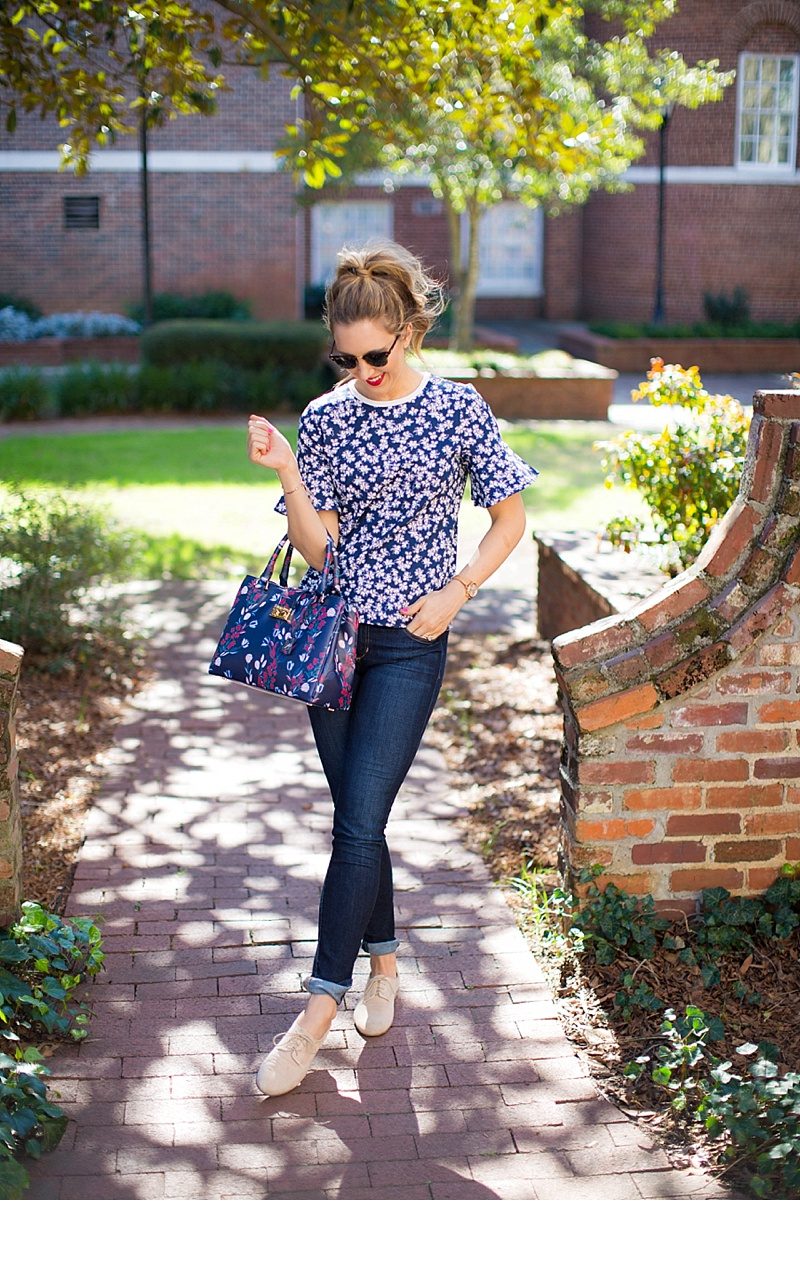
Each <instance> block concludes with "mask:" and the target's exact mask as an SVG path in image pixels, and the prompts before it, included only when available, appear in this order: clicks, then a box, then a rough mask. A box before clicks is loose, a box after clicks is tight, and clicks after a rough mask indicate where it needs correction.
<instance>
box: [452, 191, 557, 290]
mask: <svg viewBox="0 0 800 1280" xmlns="http://www.w3.org/2000/svg"><path fill="white" fill-rule="evenodd" d="M467 230H468V228H467V222H466V219H465V220H464V235H463V239H464V242H466V235H467ZM543 245H544V212H543V210H542V209H541V208H531V207H530V206H529V205H524V204H519V202H518V201H516V200H503V201H501V202H500V204H493V205H491V206H490V207H489V208H488V209H487V210H486V211H485V213H484V215H483V217H482V218H481V222H480V228H479V231H478V289H477V296H478V297H479V298H535V297H538V295H539V294H541V292H542V256H543ZM464 249H465V252H466V243H465V244H464Z"/></svg>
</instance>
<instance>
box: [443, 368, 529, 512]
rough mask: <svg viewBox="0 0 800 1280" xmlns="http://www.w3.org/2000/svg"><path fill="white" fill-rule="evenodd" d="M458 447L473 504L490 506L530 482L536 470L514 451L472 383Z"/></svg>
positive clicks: (463, 413)
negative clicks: (460, 451) (467, 476)
mask: <svg viewBox="0 0 800 1280" xmlns="http://www.w3.org/2000/svg"><path fill="white" fill-rule="evenodd" d="M465 390H466V391H467V392H468V395H467V400H466V403H465V405H464V408H463V410H462V414H461V449H462V457H463V459H464V463H465V465H466V469H467V474H468V475H469V479H470V490H471V493H472V501H473V503H474V504H475V506H476V507H492V506H494V504H495V503H496V502H502V500H503V498H509V497H511V495H512V493H521V491H522V490H523V489H527V488H528V486H529V485H531V484H533V482H534V480H535V479H536V477H537V476H538V474H539V472H538V471H537V470H536V468H535V467H531V466H529V465H528V463H527V462H525V461H524V460H523V459H522V458H520V456H519V454H517V453H515V452H514V450H513V449H512V448H510V446H509V445H507V444H506V442H505V440H504V439H503V437H502V436H501V434H500V427H499V426H498V423H497V419H496V418H495V416H494V414H493V413H492V411H491V409H490V408H489V406H488V404H487V403H486V401H485V400H484V399H483V396H481V395H479V394H478V392H477V391H476V390H475V388H474V387H468V388H465Z"/></svg>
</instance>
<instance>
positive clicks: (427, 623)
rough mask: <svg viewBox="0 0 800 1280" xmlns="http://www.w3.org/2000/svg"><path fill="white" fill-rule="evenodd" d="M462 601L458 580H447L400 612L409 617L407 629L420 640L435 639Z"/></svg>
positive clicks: (456, 611) (462, 591)
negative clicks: (437, 588) (446, 582)
mask: <svg viewBox="0 0 800 1280" xmlns="http://www.w3.org/2000/svg"><path fill="white" fill-rule="evenodd" d="M464 601H465V596H464V590H463V588H462V586H461V584H460V582H448V584H447V586H446V587H442V588H441V590H439V591H431V592H430V593H429V594H428V595H427V596H420V597H419V599H418V600H414V601H413V602H412V603H411V604H410V605H408V606H407V608H405V609H402V610H401V612H402V613H404V614H405V616H406V617H407V618H410V619H411V621H410V622H409V624H408V630H409V631H410V632H411V633H412V634H413V635H415V636H418V637H419V639H420V640H435V639H436V637H437V636H440V635H441V634H442V632H443V631H446V630H447V628H448V627H449V626H450V623H451V622H452V621H453V618H454V617H455V616H456V614H457V613H458V611H459V609H460V608H461V606H462V605H463V604H464Z"/></svg>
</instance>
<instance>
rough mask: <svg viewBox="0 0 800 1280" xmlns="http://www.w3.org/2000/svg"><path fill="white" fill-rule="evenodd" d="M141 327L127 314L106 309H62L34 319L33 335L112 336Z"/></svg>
mask: <svg viewBox="0 0 800 1280" xmlns="http://www.w3.org/2000/svg"><path fill="white" fill-rule="evenodd" d="M141 327H142V326H141V325H140V324H137V323H136V321H135V320H129V319H128V317H127V316H117V315H113V314H110V313H106V312H105V311H62V312H59V313H58V314H56V315H52V316H43V317H42V319H41V320H36V321H34V323H33V326H32V333H31V337H33V338H110V337H118V336H119V335H121V334H136V333H139V332H140V331H141Z"/></svg>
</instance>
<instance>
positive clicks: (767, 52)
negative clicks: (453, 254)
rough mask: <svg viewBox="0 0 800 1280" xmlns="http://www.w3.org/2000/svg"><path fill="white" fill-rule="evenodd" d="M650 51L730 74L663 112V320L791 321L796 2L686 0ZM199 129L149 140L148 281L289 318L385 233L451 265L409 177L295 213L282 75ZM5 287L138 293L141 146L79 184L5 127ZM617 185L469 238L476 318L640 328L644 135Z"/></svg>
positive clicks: (654, 181)
mask: <svg viewBox="0 0 800 1280" xmlns="http://www.w3.org/2000/svg"><path fill="white" fill-rule="evenodd" d="M657 40H658V44H659V46H667V45H669V46H670V47H673V48H676V49H679V50H680V51H681V52H682V53H683V54H684V56H685V57H686V59H687V61H688V62H690V63H691V62H694V61H696V60H697V59H700V58H718V59H719V62H720V66H721V67H722V68H723V69H729V68H736V69H737V72H738V74H737V78H736V81H735V83H734V84H733V85H732V86H731V87H730V88H729V89H728V90H727V91H726V93H725V96H724V98H723V99H722V100H721V101H720V102H718V103H712V104H709V105H707V106H705V107H702V108H700V109H698V110H696V111H689V110H685V109H683V108H677V109H676V111H675V112H674V115H673V117H672V119H671V122H670V124H669V128H668V134H667V138H668V153H667V167H666V173H665V183H666V223H665V225H666V232H665V255H664V280H665V304H666V314H667V317H668V319H670V320H674V321H690V320H694V319H697V318H700V317H701V316H702V306H703V294H704V293H705V292H707V291H711V292H715V293H718V292H731V291H732V290H733V289H734V288H735V287H736V286H737V285H741V286H743V287H744V288H745V289H747V290H748V292H749V294H750V297H751V300H752V308H753V314H754V315H755V316H757V317H761V318H769V319H780V320H790V319H794V318H795V317H796V316H797V314H798V312H799V311H800V304H798V296H800V257H798V254H797V252H796V245H797V243H798V239H800V169H799V168H798V98H799V96H800V95H799V86H800V2H798V0H754V2H751V3H742V0H715V2H712V0H681V4H680V12H679V13H678V14H677V15H676V16H675V17H673V18H672V19H670V20H669V21H668V22H666V23H664V24H662V25H661V26H660V27H659V28H658V33H657ZM230 78H231V82H232V89H233V91H232V92H231V93H228V94H225V95H223V96H222V97H221V98H220V101H219V109H218V111H217V112H216V114H215V115H214V116H211V117H206V118H203V117H189V118H182V119H179V120H176V121H174V122H172V123H171V124H169V125H168V126H166V127H165V128H164V129H161V130H157V131H154V132H153V134H152V138H151V148H152V150H151V161H150V168H151V192H152V195H151V201H152V235H153V244H154V275H155V287H156V288H157V289H159V290H165V289H167V290H177V291H181V292H193V291H198V290H203V289H207V288H226V289H230V290H231V291H232V292H234V293H235V294H237V295H239V296H242V297H247V298H249V299H251V300H252V302H253V306H254V311H255V313H256V314H257V315H260V316H264V317H278V318H291V317H295V316H298V315H301V314H302V311H303V305H304V301H303V300H304V293H305V289H306V286H307V285H309V284H312V285H313V284H318V283H321V282H323V281H324V279H325V277H326V275H327V274H328V272H329V270H330V268H331V265H332V262H333V259H334V255H335V251H336V248H337V247H338V246H339V245H340V244H341V243H342V242H343V241H345V240H349V241H355V240H359V239H362V238H365V237H367V236H369V235H373V234H379V233H383V234H388V235H391V236H393V237H394V238H395V239H397V240H400V241H402V242H403V243H405V244H407V245H408V246H409V247H410V248H412V249H415V250H416V251H418V252H420V253H422V254H423V256H424V257H425V259H426V261H427V262H428V263H429V264H430V265H431V266H432V267H434V268H435V269H437V270H438V271H439V272H441V273H446V271H447V229H446V220H445V216H444V212H443V210H442V208H441V207H440V206H439V204H438V202H437V201H435V200H434V199H433V198H432V197H431V195H430V192H429V190H428V189H427V188H426V187H424V186H421V185H419V184H415V183H414V182H413V181H411V180H408V179H403V180H402V181H396V180H395V181H394V182H390V181H389V180H388V179H387V180H384V178H383V176H382V175H377V176H376V175H372V176H370V175H364V177H363V178H362V179H361V180H359V182H358V183H357V185H356V186H355V187H354V188H353V189H352V190H350V191H349V192H339V193H337V192H336V191H335V189H331V190H328V189H326V192H325V196H324V198H322V199H320V200H319V201H318V202H317V203H316V204H315V205H314V206H313V207H311V208H307V207H305V206H304V205H301V204H299V203H298V201H297V199H296V195H297V186H296V184H295V183H294V181H293V179H292V178H291V177H289V176H287V175H286V174H283V173H282V172H281V171H280V166H279V163H278V161H277V159H276V156H275V149H276V148H277V147H278V146H279V145H280V143H281V139H282V134H283V127H284V125H285V124H286V123H287V122H288V121H290V120H291V119H292V118H293V115H294V112H295V104H294V103H293V102H292V100H291V98H290V91H291V84H290V82H289V81H288V80H286V79H284V78H282V77H281V76H280V75H279V74H277V72H275V73H273V76H272V78H271V80H269V81H267V82H265V81H263V80H261V79H260V78H259V77H258V76H257V74H256V73H255V72H252V71H249V70H246V69H240V70H239V71H236V70H235V69H234V70H233V71H232V72H231V73H230ZM0 138H2V142H0V279H2V285H0V288H2V289H3V290H4V291H8V292H15V293H21V294H24V295H26V296H28V297H30V298H32V299H33V300H34V301H35V302H37V303H38V304H39V305H40V306H41V307H42V308H43V309H45V310H48V311H52V310H61V309H68V308H73V307H74V308H81V309H89V308H98V309H102V310H119V309H121V308H122V307H123V306H124V305H125V303H126V302H128V301H130V300H132V299H135V298H136V297H138V296H139V294H140V262H141V250H140V231H139V225H140V206H139V185H138V173H137V169H138V151H137V141H136V138H135V137H134V136H131V137H128V138H121V139H120V140H119V141H118V142H117V143H116V144H115V145H114V146H113V147H112V148H109V149H108V150H101V151H98V152H97V153H96V154H95V156H94V158H93V162H92V171H91V173H90V175H89V176H88V177H86V178H76V177H74V176H72V175H70V174H65V173H60V172H58V158H57V154H56V150H55V148H56V145H57V142H58V141H59V131H58V129H57V127H56V126H55V125H54V124H52V123H51V122H47V121H44V122H43V121H40V120H38V119H37V118H34V117H33V116H31V117H27V118H26V117H23V118H22V119H21V120H20V123H19V125H18V128H17V131H16V133H14V134H10V135H9V134H7V133H5V131H4V130H2V128H1V127H0ZM628 177H629V178H630V181H631V183H632V190H631V191H630V192H627V193H623V194H615V195H610V194H606V193H597V194H595V195H593V196H592V197H591V199H590V200H589V202H588V204H587V205H586V206H584V207H581V208H573V209H567V208H565V209H564V210H563V211H561V212H559V213H558V214H557V216H555V217H547V218H545V217H544V215H543V212H542V210H540V209H534V210H531V209H524V208H521V207H519V206H517V205H514V204H512V203H505V204H502V205H500V206H497V207H496V208H494V209H493V210H491V211H490V212H489V213H488V214H487V215H486V218H485V221H484V224H483V228H482V253H481V275H480V283H479V303H478V314H479V316H482V317H483V318H486V319H489V318H499V317H506V318H511V317H526V316H527V317H534V316H543V317H545V318H549V319H553V320H562V319H564V320H566V319H578V318H587V319H592V318H609V319H646V318H648V317H649V315H650V313H651V311H652V306H653V295H654V286H655V259H656V219H657V205H658V191H659V168H658V137H657V136H656V135H650V136H649V137H648V143H647V151H646V153H645V154H644V155H643V157H642V158H641V160H640V161H639V163H637V164H636V165H635V166H634V167H633V168H632V169H631V170H630V171H629V173H628Z"/></svg>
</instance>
